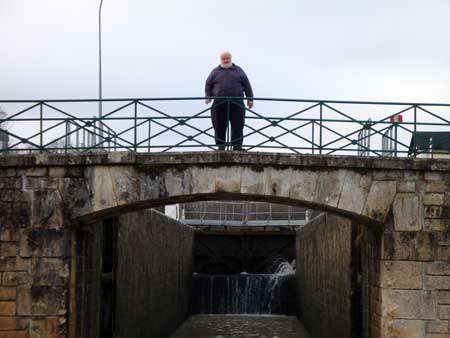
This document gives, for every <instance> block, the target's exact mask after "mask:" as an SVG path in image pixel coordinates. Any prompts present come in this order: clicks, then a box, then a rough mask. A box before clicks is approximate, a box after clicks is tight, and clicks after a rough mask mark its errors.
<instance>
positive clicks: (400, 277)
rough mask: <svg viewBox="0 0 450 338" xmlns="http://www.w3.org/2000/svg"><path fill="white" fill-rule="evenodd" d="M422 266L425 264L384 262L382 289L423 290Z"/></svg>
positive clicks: (382, 266) (382, 267) (382, 264)
mask: <svg viewBox="0 0 450 338" xmlns="http://www.w3.org/2000/svg"><path fill="white" fill-rule="evenodd" d="M422 265H423V263H420V262H402V261H382V262H381V278H380V280H381V287H383V288H391V289H422V287H423V266H422ZM406 276H407V277H406Z"/></svg>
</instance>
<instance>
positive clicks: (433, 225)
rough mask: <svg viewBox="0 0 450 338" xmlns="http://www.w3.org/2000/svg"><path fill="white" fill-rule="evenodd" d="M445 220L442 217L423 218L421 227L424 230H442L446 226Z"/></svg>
mask: <svg viewBox="0 0 450 338" xmlns="http://www.w3.org/2000/svg"><path fill="white" fill-rule="evenodd" d="M446 223H447V222H446V221H445V220H443V219H439V218H437V219H430V218H425V220H424V224H423V229H424V230H425V231H444V230H445V229H446V228H447V224H446Z"/></svg>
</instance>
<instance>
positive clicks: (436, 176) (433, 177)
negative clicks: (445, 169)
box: [423, 171, 444, 185]
mask: <svg viewBox="0 0 450 338" xmlns="http://www.w3.org/2000/svg"><path fill="white" fill-rule="evenodd" d="M423 178H424V179H425V180H427V181H439V182H440V183H441V184H443V183H442V181H443V179H444V177H443V174H442V173H440V172H437V171H426V172H425V173H424V175H423ZM443 185H444V184H443Z"/></svg>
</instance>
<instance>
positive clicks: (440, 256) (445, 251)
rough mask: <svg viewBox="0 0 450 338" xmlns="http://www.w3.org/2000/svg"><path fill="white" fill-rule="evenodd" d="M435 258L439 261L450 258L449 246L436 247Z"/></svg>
mask: <svg viewBox="0 0 450 338" xmlns="http://www.w3.org/2000/svg"><path fill="white" fill-rule="evenodd" d="M436 259H437V260H441V261H445V260H450V247H448V246H441V247H439V248H437V255H436Z"/></svg>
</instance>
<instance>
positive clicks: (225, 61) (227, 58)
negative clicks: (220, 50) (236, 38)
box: [220, 53, 231, 65]
mask: <svg viewBox="0 0 450 338" xmlns="http://www.w3.org/2000/svg"><path fill="white" fill-rule="evenodd" d="M220 63H221V64H222V65H229V64H231V55H230V54H228V53H224V54H222V55H220Z"/></svg>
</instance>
